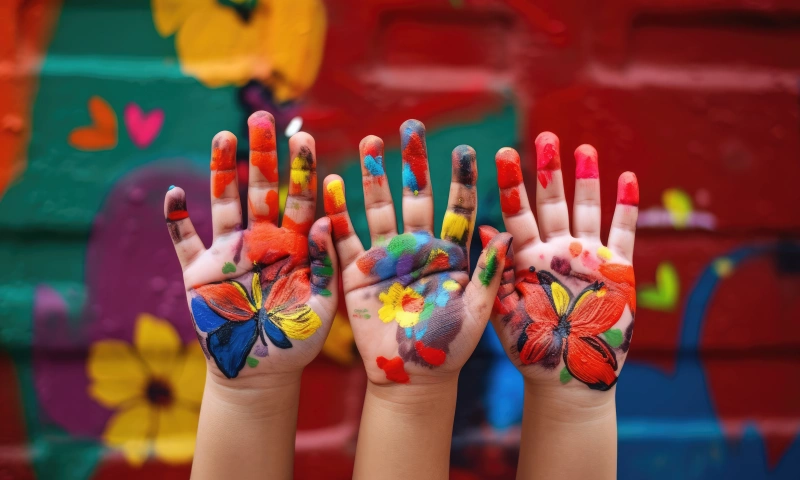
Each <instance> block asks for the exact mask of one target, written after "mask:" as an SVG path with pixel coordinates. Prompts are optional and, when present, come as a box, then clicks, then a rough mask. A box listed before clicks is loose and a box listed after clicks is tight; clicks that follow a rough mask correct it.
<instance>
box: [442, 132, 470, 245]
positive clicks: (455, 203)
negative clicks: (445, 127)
mask: <svg viewBox="0 0 800 480" xmlns="http://www.w3.org/2000/svg"><path fill="white" fill-rule="evenodd" d="M451 159H452V165H453V174H452V179H451V180H450V198H448V200H447V211H446V212H445V213H444V220H443V221H442V233H441V235H440V237H441V238H442V240H449V241H451V242H454V243H457V244H459V245H461V246H463V247H464V248H465V250H466V251H467V252H469V244H470V240H471V239H472V230H473V228H474V226H475V213H476V210H477V207H478V205H477V203H478V195H477V193H476V191H475V185H476V183H477V181H478V166H477V165H476V161H475V150H474V149H473V148H472V147H470V146H469V145H459V146H457V147H456V148H454V149H453V154H452V156H451Z"/></svg>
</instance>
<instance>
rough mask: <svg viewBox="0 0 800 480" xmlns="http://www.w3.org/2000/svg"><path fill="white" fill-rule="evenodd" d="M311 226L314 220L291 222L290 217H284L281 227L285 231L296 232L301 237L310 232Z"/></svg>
mask: <svg viewBox="0 0 800 480" xmlns="http://www.w3.org/2000/svg"><path fill="white" fill-rule="evenodd" d="M313 224H314V220H307V221H305V222H295V221H294V220H292V218H291V217H290V216H288V215H284V216H283V224H282V226H283V228H285V229H287V230H291V231H293V232H297V233H299V234H301V235H307V234H308V231H309V230H311V225H313ZM318 243H319V242H318Z"/></svg>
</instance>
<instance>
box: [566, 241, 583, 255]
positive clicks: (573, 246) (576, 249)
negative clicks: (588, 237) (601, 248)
mask: <svg viewBox="0 0 800 480" xmlns="http://www.w3.org/2000/svg"><path fill="white" fill-rule="evenodd" d="M582 251H583V245H581V244H580V242H572V243H570V244H569V254H570V255H572V256H573V258H574V257H577V256H578V255H580V254H581V252H582Z"/></svg>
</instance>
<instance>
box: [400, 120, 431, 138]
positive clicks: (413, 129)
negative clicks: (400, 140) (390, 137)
mask: <svg viewBox="0 0 800 480" xmlns="http://www.w3.org/2000/svg"><path fill="white" fill-rule="evenodd" d="M411 133H417V134H424V133H425V124H424V123H422V122H420V121H419V120H416V119H413V118H409V119H408V120H406V121H405V122H403V123H402V124H401V125H400V135H401V136H404V135H410V134H411Z"/></svg>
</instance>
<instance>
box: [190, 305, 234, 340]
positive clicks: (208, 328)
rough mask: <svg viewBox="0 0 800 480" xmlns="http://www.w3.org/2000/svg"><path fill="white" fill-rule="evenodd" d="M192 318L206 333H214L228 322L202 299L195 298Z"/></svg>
mask: <svg viewBox="0 0 800 480" xmlns="http://www.w3.org/2000/svg"><path fill="white" fill-rule="evenodd" d="M192 316H193V317H194V323H196V324H197V328H199V329H200V330H201V331H203V332H205V333H209V332H212V331H214V330H216V329H218V328H219V327H221V326H222V325H223V324H225V322H226V321H227V320H225V319H224V318H222V317H220V316H219V315H217V313H216V312H215V311H214V310H211V307H209V306H208V305H207V304H206V302H205V300H203V298H202V297H194V298H193V299H192Z"/></svg>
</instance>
